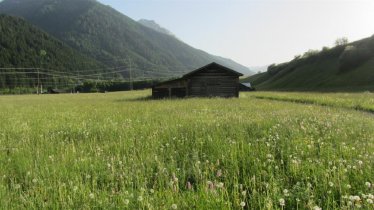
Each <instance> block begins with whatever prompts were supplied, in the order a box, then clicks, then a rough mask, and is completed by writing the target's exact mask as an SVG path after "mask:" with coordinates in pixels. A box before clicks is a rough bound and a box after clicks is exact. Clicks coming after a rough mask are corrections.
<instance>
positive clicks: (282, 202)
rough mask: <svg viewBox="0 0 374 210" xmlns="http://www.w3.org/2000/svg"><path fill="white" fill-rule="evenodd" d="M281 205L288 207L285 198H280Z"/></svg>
mask: <svg viewBox="0 0 374 210" xmlns="http://www.w3.org/2000/svg"><path fill="white" fill-rule="evenodd" d="M279 205H281V206H285V205H286V201H285V200H284V199H283V198H280V199H279Z"/></svg>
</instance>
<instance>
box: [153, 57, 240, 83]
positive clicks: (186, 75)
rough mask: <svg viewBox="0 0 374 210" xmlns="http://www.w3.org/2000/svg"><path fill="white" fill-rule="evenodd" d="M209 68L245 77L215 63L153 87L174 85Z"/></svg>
mask: <svg viewBox="0 0 374 210" xmlns="http://www.w3.org/2000/svg"><path fill="white" fill-rule="evenodd" d="M209 67H218V68H220V69H223V70H225V71H228V72H230V73H232V74H235V75H237V76H243V74H242V73H239V72H237V71H234V70H232V69H230V68H227V67H225V66H222V65H220V64H218V63H215V62H213V63H210V64H208V65H206V66H203V67H201V68H198V69H196V70H194V71H191V72H189V73H187V74H185V75H183V76H182V77H180V78H177V79H172V80H167V81H164V82H160V83H158V84H156V85H153V87H156V86H160V85H166V84H169V83H174V82H179V81H181V80H184V79H185V78H186V77H189V76H191V75H193V74H195V73H197V72H200V71H203V70H205V69H207V68H209Z"/></svg>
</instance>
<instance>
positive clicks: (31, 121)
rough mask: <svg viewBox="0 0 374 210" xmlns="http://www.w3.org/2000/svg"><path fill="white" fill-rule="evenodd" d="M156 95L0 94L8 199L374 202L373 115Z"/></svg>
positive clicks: (156, 204)
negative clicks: (174, 98) (170, 97)
mask: <svg viewBox="0 0 374 210" xmlns="http://www.w3.org/2000/svg"><path fill="white" fill-rule="evenodd" d="M148 94H149V92H148V91H140V92H131V93H111V94H88V95H83V94H81V95H56V96H53V95H50V96H46V95H40V96H3V97H0V116H1V121H0V150H1V156H0V208H1V209H45V208H47V209H92V208H105V209H242V208H245V209H313V208H314V209H317V207H318V208H319V207H320V208H323V209H344V208H345V209H350V208H353V207H355V206H356V207H361V208H363V209H371V208H372V207H373V204H370V202H372V201H373V194H374V188H373V186H372V183H373V182H374V179H373V178H374V170H373V166H374V119H373V116H371V115H369V114H365V113H360V112H356V111H350V110H347V109H338V108H330V107H320V106H314V105H299V104H292V103H287V102H277V101H268V100H259V99H255V98H251V97H248V96H247V95H244V96H243V97H241V98H240V99H182V100H146V99H142V98H143V97H146V96H147V95H148Z"/></svg>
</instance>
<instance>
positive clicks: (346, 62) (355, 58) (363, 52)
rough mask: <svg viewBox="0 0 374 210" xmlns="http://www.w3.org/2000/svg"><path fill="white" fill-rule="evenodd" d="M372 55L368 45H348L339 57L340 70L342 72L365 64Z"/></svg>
mask: <svg viewBox="0 0 374 210" xmlns="http://www.w3.org/2000/svg"><path fill="white" fill-rule="evenodd" d="M371 56H372V53H371V52H370V50H369V48H367V47H366V46H361V47H355V46H347V47H345V49H344V51H343V53H342V54H341V55H340V57H339V70H340V71H341V72H346V71H349V70H351V69H353V68H355V67H358V66H359V65H361V64H363V63H364V62H365V61H367V60H368V59H369V58H370V57H371Z"/></svg>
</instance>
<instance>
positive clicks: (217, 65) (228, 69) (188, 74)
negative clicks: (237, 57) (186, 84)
mask: <svg viewBox="0 0 374 210" xmlns="http://www.w3.org/2000/svg"><path fill="white" fill-rule="evenodd" d="M213 66H214V67H218V68H220V69H224V70H226V71H228V72H230V73H233V74H235V75H238V76H243V74H242V73H239V72H237V71H234V70H232V69H230V68H227V67H226V66H222V65H220V64H218V63H215V62H213V63H210V64H208V65H206V66H203V67H201V68H198V69H196V70H194V71H191V72H189V73H187V74H185V75H183V77H188V76H191V75H192V74H195V73H197V72H199V71H203V70H205V69H207V68H209V67H213Z"/></svg>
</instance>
